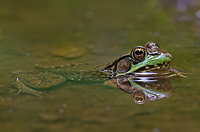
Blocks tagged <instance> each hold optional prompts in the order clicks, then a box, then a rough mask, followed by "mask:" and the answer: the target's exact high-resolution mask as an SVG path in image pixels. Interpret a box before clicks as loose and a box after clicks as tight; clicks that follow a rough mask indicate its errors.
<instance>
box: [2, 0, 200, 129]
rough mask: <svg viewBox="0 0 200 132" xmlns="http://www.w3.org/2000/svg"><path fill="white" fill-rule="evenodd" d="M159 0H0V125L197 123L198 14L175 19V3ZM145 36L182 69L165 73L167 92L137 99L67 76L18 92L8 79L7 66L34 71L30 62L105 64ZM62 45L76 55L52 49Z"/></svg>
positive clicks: (112, 126) (88, 126) (188, 125)
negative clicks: (37, 90)
mask: <svg viewBox="0 0 200 132" xmlns="http://www.w3.org/2000/svg"><path fill="white" fill-rule="evenodd" d="M165 4H166V3H165ZM165 4H164V5H162V4H160V3H159V2H157V1H155V0H152V1H131V0H124V1H92V0H87V1H80V0H73V1H45V0H42V1H41V0H35V1H34V2H30V1H21V2H19V1H5V0H2V1H0V10H1V11H0V68H1V74H0V78H1V79H0V82H1V83H0V113H1V114H0V131H1V132H11V131H15V132H27V131H37V132H40V131H41V132H47V131H52V132H53V131H70V132H82V131H99V132H102V131H119V132H120V131H140V132H147V131H150V132H151V131H153V132H159V131H160V132H168V131H171V132H177V131H182V132H188V131H193V132H198V131H200V126H199V122H200V107H199V104H200V97H199V94H200V86H199V83H200V82H199V70H200V68H199V66H200V59H199V57H200V54H199V50H200V49H199V46H200V44H199V37H198V33H199V32H198V29H199V27H198V24H197V22H198V20H197V21H194V19H192V20H191V21H186V22H185V21H183V22H182V21H178V22H177V21H176V20H175V18H174V15H175V14H176V13H177V12H176V11H175V7H174V6H170V5H167V6H165ZM198 7H199V6H198V3H197V6H194V7H193V8H191V9H190V10H189V11H188V12H186V14H191V16H192V15H194V13H195V12H196V11H197V9H198ZM182 14H184V13H182ZM192 17H193V16H192ZM151 40H152V41H155V42H157V43H158V44H159V45H160V47H161V48H162V49H166V50H167V51H168V52H170V53H171V54H172V55H173V57H174V60H173V63H172V66H174V67H179V68H181V69H183V71H185V72H187V78H174V79H171V80H170V82H171V85H172V87H173V94H172V95H171V96H170V97H169V98H164V99H160V100H156V101H147V102H146V103H145V104H143V105H138V104H135V103H133V102H132V100H131V97H130V96H129V95H128V94H125V93H123V92H121V91H120V90H119V89H118V88H117V87H112V86H107V85H103V84H102V83H92V82H73V81H67V82H66V83H64V84H63V85H61V86H59V87H57V88H55V89H51V90H47V91H43V98H42V99H41V98H38V97H37V96H33V95H29V94H18V91H17V89H16V88H15V87H14V86H12V84H11V82H12V79H13V77H14V74H13V73H18V72H34V71H35V69H34V65H35V64H40V65H45V66H53V65H65V64H75V63H81V62H83V63H89V64H91V65H102V64H107V63H109V62H111V61H112V60H114V59H115V58H117V57H118V56H119V55H122V54H124V53H127V52H129V51H130V50H131V49H132V48H133V47H135V46H137V45H144V44H145V43H146V42H148V41H151ZM70 46H73V47H76V48H77V49H78V50H80V52H77V54H78V53H80V54H78V55H77V57H76V56H75V55H74V56H73V57H72V56H70V55H68V56H64V57H63V56H60V55H58V54H55V51H57V50H59V51H60V52H62V53H63V52H65V50H63V49H66V50H67V51H69V47H70ZM57 53H58V52H57ZM63 54H64V53H63ZM69 56H70V57H69Z"/></svg>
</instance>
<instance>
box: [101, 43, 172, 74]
mask: <svg viewBox="0 0 200 132" xmlns="http://www.w3.org/2000/svg"><path fill="white" fill-rule="evenodd" d="M172 60H173V57H172V55H171V54H170V53H168V52H167V51H166V50H162V49H160V47H159V45H158V44H156V43H155V42H152V41H150V42H147V43H146V44H145V46H136V47H134V48H133V49H132V51H131V52H130V53H128V54H126V55H122V56H120V57H119V58H118V59H116V60H114V61H113V62H112V63H110V64H109V65H108V66H106V67H105V68H104V69H102V70H101V71H103V72H109V73H111V74H112V75H115V76H119V75H130V74H135V73H148V72H151V73H155V72H162V71H166V70H169V69H170V63H171V62H172Z"/></svg>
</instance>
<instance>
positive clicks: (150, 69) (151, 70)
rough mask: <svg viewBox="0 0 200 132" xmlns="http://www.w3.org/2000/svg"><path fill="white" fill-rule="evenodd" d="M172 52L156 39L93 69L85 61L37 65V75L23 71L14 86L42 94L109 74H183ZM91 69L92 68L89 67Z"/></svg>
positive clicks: (110, 75) (111, 75) (20, 90)
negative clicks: (60, 86)
mask: <svg viewBox="0 0 200 132" xmlns="http://www.w3.org/2000/svg"><path fill="white" fill-rule="evenodd" d="M172 59H173V58H172V55H171V54H169V53H168V52H167V51H166V50H162V49H160V48H159V46H158V44H156V43H154V42H148V43H146V45H145V47H143V46H136V47H135V48H133V50H132V51H131V52H130V53H128V54H126V55H123V56H121V57H119V58H118V59H116V60H115V61H114V62H112V63H110V64H109V65H108V66H106V67H105V68H103V69H102V66H101V67H100V69H101V70H100V69H96V68H95V70H91V66H89V65H87V64H85V65H83V64H76V65H70V64H69V65H59V66H51V67H44V66H39V67H38V65H37V67H38V68H39V69H40V70H41V71H40V73H42V74H36V75H28V74H19V75H17V76H16V77H15V78H14V79H13V85H14V86H15V87H16V88H17V89H18V90H19V92H18V93H20V92H24V93H32V94H34V95H36V96H39V97H41V95H40V94H41V92H38V90H40V89H46V88H54V87H56V86H58V85H61V84H62V83H64V82H65V81H66V80H76V81H85V82H86V81H104V80H105V78H107V77H108V76H109V77H110V78H111V77H114V76H120V75H124V76H138V75H139V76H146V75H147V76H155V75H156V76H166V77H172V76H175V75H178V76H183V75H182V74H180V73H179V72H178V71H177V70H175V69H172V68H170V63H171V62H172ZM89 69H90V70H89Z"/></svg>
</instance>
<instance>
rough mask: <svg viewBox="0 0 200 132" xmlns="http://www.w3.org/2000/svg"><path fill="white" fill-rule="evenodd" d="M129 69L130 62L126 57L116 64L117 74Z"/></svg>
mask: <svg viewBox="0 0 200 132" xmlns="http://www.w3.org/2000/svg"><path fill="white" fill-rule="evenodd" d="M130 69H131V60H130V59H129V58H128V57H126V58H124V59H122V60H120V61H119V62H118V63H117V72H119V73H124V72H127V71H129V70H130Z"/></svg>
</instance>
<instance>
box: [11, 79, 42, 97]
mask: <svg viewBox="0 0 200 132" xmlns="http://www.w3.org/2000/svg"><path fill="white" fill-rule="evenodd" d="M13 85H14V86H15V87H16V88H17V89H18V94H20V93H28V94H33V95H35V96H38V97H40V98H42V96H41V93H42V92H40V91H37V90H34V89H31V88H29V87H28V86H26V85H25V84H23V83H22V82H21V81H20V80H17V81H15V83H13Z"/></svg>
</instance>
